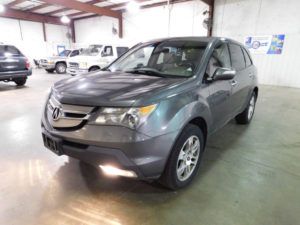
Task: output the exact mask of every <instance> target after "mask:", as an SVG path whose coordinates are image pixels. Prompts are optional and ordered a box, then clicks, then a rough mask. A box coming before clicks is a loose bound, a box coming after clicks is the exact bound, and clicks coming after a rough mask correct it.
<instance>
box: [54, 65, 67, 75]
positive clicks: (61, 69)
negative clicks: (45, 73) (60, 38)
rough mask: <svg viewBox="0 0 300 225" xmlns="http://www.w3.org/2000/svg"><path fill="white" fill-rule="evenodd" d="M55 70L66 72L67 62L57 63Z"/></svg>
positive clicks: (59, 72) (60, 72) (61, 72)
mask: <svg viewBox="0 0 300 225" xmlns="http://www.w3.org/2000/svg"><path fill="white" fill-rule="evenodd" d="M55 70H56V73H58V74H63V73H66V70H67V66H66V64H65V63H56V65H55Z"/></svg>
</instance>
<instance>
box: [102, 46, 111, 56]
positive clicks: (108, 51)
mask: <svg viewBox="0 0 300 225" xmlns="http://www.w3.org/2000/svg"><path fill="white" fill-rule="evenodd" d="M103 53H104V55H103V56H113V49H112V47H111V46H105V47H104V50H103Z"/></svg>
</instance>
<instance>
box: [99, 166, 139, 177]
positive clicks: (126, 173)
mask: <svg viewBox="0 0 300 225" xmlns="http://www.w3.org/2000/svg"><path fill="white" fill-rule="evenodd" d="M100 168H101V169H102V170H103V172H104V173H105V174H106V175H108V176H122V177H137V175H136V173H135V172H134V171H132V170H121V169H119V168H116V167H113V166H109V165H105V166H104V165H100Z"/></svg>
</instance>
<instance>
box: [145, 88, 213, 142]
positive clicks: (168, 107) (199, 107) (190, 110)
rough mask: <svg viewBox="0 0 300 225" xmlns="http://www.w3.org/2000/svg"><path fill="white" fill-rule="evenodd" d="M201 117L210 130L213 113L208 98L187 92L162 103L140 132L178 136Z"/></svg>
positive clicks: (149, 134) (152, 134) (151, 134)
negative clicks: (191, 122) (189, 124)
mask: <svg viewBox="0 0 300 225" xmlns="http://www.w3.org/2000/svg"><path fill="white" fill-rule="evenodd" d="M198 117H201V118H203V119H204V120H205V122H206V124H207V127H208V128H209V127H210V125H211V123H212V117H211V112H210V108H209V105H208V103H207V102H206V98H205V97H203V96H201V95H199V94H198V93H197V92H196V89H195V91H194V92H193V91H191V92H186V93H182V94H178V95H174V96H172V97H168V98H167V99H165V100H163V101H161V102H160V103H159V105H158V107H157V109H156V110H155V111H154V112H153V113H152V114H151V115H150V117H149V118H148V120H147V121H146V122H145V123H144V124H142V126H141V127H140V129H139V130H140V132H142V133H144V134H146V135H148V136H152V137H154V136H159V135H164V134H168V133H172V132H177V133H178V135H179V134H180V132H181V131H182V129H183V128H184V127H185V126H186V125H187V124H188V123H189V122H190V121H191V120H193V119H195V118H198Z"/></svg>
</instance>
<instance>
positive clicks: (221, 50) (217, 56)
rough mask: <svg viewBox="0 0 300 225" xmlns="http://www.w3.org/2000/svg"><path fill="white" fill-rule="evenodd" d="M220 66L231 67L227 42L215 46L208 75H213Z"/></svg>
mask: <svg viewBox="0 0 300 225" xmlns="http://www.w3.org/2000/svg"><path fill="white" fill-rule="evenodd" d="M219 67H224V68H231V62H230V55H229V50H228V46H227V44H221V45H219V46H218V47H216V48H215V50H214V51H213V53H212V56H211V57H210V59H209V61H208V64H207V68H206V75H207V76H209V77H211V76H212V75H213V74H214V72H215V71H216V69H217V68H219Z"/></svg>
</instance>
